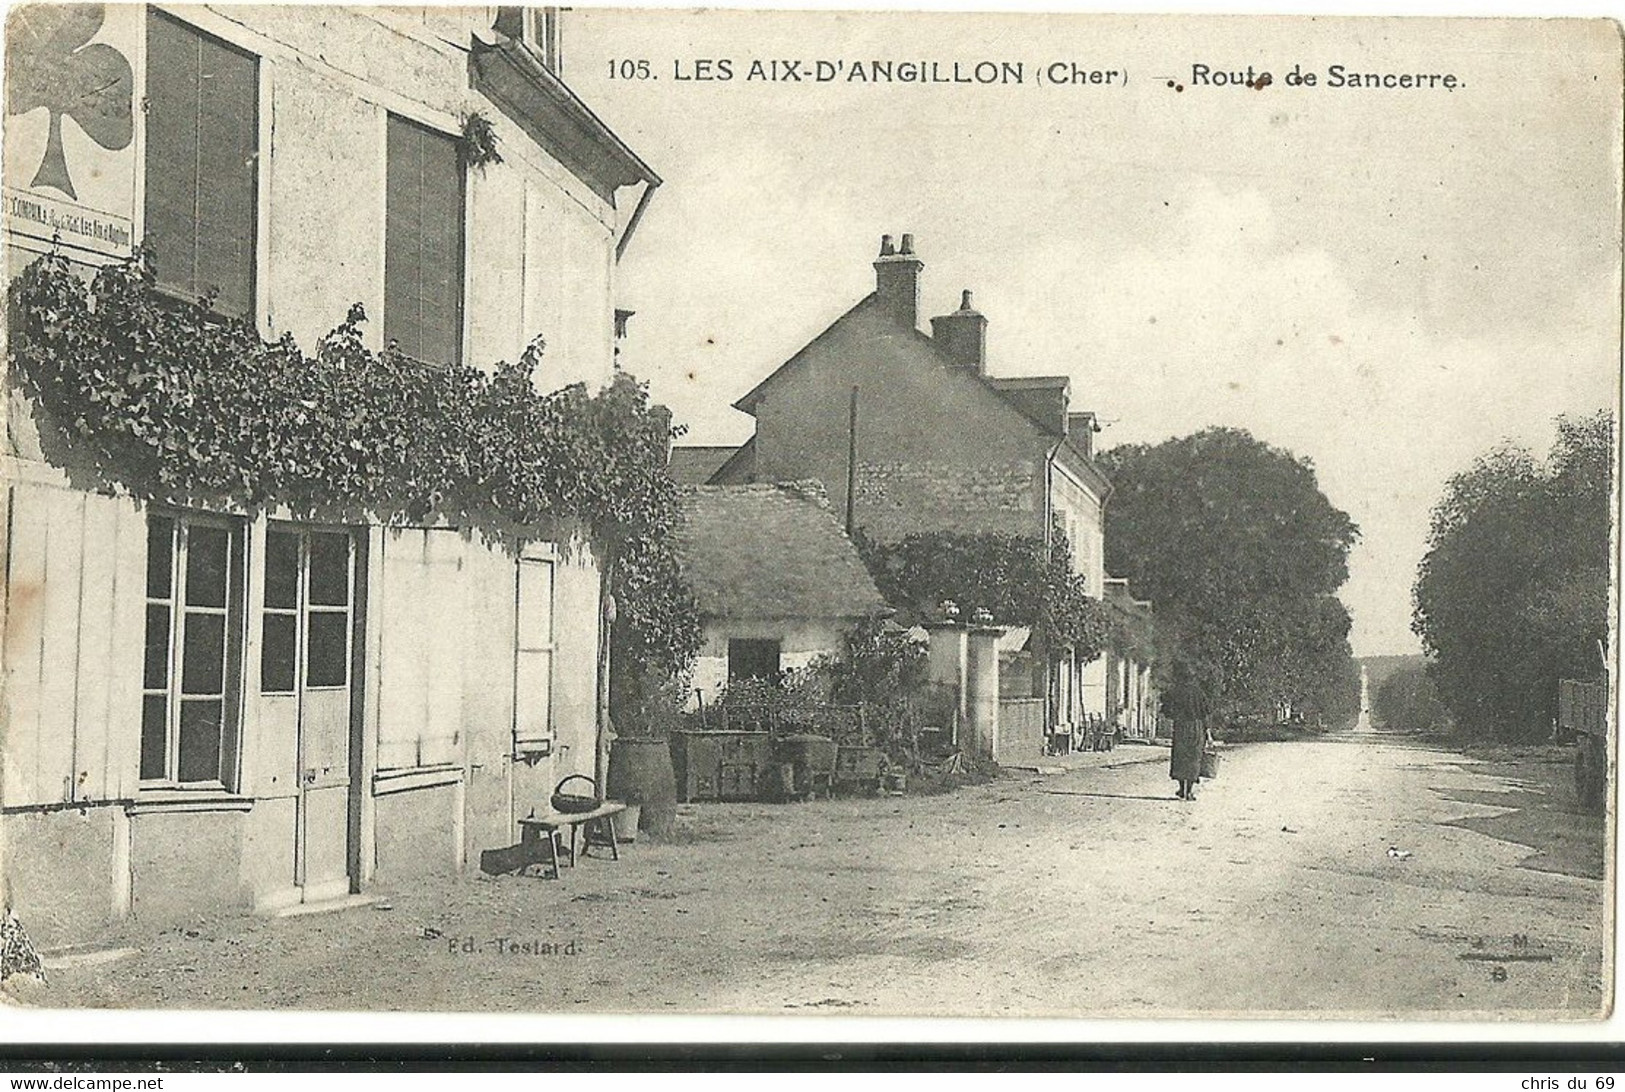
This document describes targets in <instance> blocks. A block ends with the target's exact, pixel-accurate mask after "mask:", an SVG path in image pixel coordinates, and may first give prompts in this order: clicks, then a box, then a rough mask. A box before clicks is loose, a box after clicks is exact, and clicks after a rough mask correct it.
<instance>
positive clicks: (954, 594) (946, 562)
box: [853, 527, 1115, 660]
mask: <svg viewBox="0 0 1625 1092" xmlns="http://www.w3.org/2000/svg"><path fill="white" fill-rule="evenodd" d="M853 537H854V539H855V540H856V543H857V546H858V551H859V553H860V554H861V555H862V556H863V559H864V563H865V564H866V565H867V566H868V567H869V572H870V574H871V575H872V576H873V577H874V579H875V583H876V585H877V586H878V587H879V588H880V592H881V594H882V595H884V596H885V597H886V600H887V602H889V603H891V604H892V605H893V606H895V607H899V608H901V609H904V610H906V611H908V612H909V613H911V614H913V615H915V616H917V617H926V616H934V615H935V614H936V613H937V611H938V607H939V605H940V604H941V603H942V602H943V601H944V600H951V601H952V602H953V603H954V604H955V605H956V606H957V607H958V608H959V609H960V612H961V618H963V619H965V620H969V619H970V617H971V615H972V613H973V612H974V611H975V610H977V609H978V608H981V609H985V610H987V611H988V612H990V613H991V614H992V615H993V621H994V622H995V623H996V624H999V625H1007V626H1031V627H1033V628H1034V629H1035V630H1037V631H1038V632H1039V633H1040V635H1041V636H1042V637H1043V638H1044V639H1045V640H1046V641H1048V642H1049V643H1050V644H1052V645H1057V646H1070V647H1072V648H1073V649H1075V650H1076V652H1077V654H1078V656H1079V657H1080V658H1082V659H1084V660H1092V659H1094V658H1095V657H1096V656H1099V655H1100V653H1101V652H1103V651H1104V650H1105V648H1106V645H1107V643H1108V642H1109V641H1110V640H1111V636H1112V632H1113V628H1114V625H1115V619H1114V616H1113V614H1112V612H1111V610H1110V609H1109V608H1108V607H1107V606H1106V605H1105V604H1104V603H1102V602H1101V601H1100V600H1098V599H1095V598H1094V597H1093V596H1091V595H1090V594H1089V592H1088V584H1087V582H1086V581H1085V580H1084V578H1083V576H1082V575H1080V574H1078V573H1076V572H1073V571H1072V562H1071V558H1072V550H1071V548H1070V546H1069V545H1068V543H1067V538H1066V534H1065V532H1064V531H1062V530H1061V529H1060V528H1059V527H1057V528H1055V529H1054V530H1053V531H1052V532H1051V535H1050V542H1049V545H1048V547H1047V548H1046V546H1045V543H1044V540H1043V539H1042V538H1040V537H1039V536H1037V535H1012V534H998V533H983V534H962V533H957V532H951V531H922V532H916V533H914V534H910V535H906V536H904V537H903V538H902V539H901V540H899V541H897V542H889V543H888V542H880V541H878V540H876V539H873V538H870V537H869V536H867V535H865V534H864V533H863V531H862V529H861V528H860V529H859V530H858V531H857V533H856V534H855V535H854V536H853Z"/></svg>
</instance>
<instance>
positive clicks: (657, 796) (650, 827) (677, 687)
mask: <svg viewBox="0 0 1625 1092" xmlns="http://www.w3.org/2000/svg"><path fill="white" fill-rule="evenodd" d="M685 692H686V684H685V680H682V679H670V680H667V681H665V682H663V683H660V684H659V685H653V686H648V687H645V688H644V689H642V691H641V692H640V693H639V694H638V700H637V701H636V702H635V703H629V704H630V708H626V709H623V712H622V717H621V720H620V721H619V722H618V727H619V728H620V732H619V734H618V735H617V736H616V738H615V740H614V742H613V743H612V744H611V746H610V752H609V773H608V776H607V778H606V780H607V782H608V785H607V788H608V790H609V798H610V799H612V800H619V801H621V802H623V803H625V804H626V816H625V820H624V822H623V823H622V824H620V825H621V826H624V827H625V830H624V831H623V834H624V836H625V840H626V841H631V840H632V839H633V838H634V837H636V835H637V832H638V831H639V830H644V831H648V832H649V833H650V834H656V835H658V834H665V833H667V832H668V831H670V830H671V828H672V825H673V824H674V823H675V822H676V819H677V779H676V776H675V775H674V773H673V771H672V762H671V744H670V737H671V732H672V730H673V729H674V728H676V727H678V726H680V725H681V724H682V719H683V713H682V705H681V702H682V695H683V694H684V693H685Z"/></svg>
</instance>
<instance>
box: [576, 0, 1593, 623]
mask: <svg viewBox="0 0 1625 1092" xmlns="http://www.w3.org/2000/svg"><path fill="white" fill-rule="evenodd" d="M568 19H569V21H568V22H567V23H566V25H565V43H564V74H565V78H566V80H567V81H568V82H569V84H570V85H571V86H572V87H573V88H574V89H575V90H576V92H577V93H578V94H580V95H581V96H582V98H583V99H585V100H586V101H587V103H588V104H589V105H590V106H592V108H593V109H594V110H595V111H596V112H598V114H599V115H600V116H601V117H603V118H604V120H606V121H607V122H608V123H609V124H610V125H611V127H613V128H614V129H615V130H616V131H617V133H618V134H619V135H620V136H621V137H622V138H623V139H625V140H626V141H627V143H628V144H630V145H631V146H632V147H633V148H634V149H636V150H637V151H638V153H639V154H640V155H641V156H643V158H644V159H645V160H647V161H648V162H649V163H650V164H651V165H652V166H653V167H654V168H655V170H656V171H658V172H659V173H660V174H661V176H662V177H663V179H664V185H663V186H662V187H661V188H660V190H659V191H658V193H657V194H656V195H655V197H654V199H653V201H652V202H651V204H650V205H649V208H648V211H647V214H646V215H645V217H644V218H643V220H642V222H641V223H640V225H639V226H638V229H637V233H636V237H635V239H634V240H633V241H632V243H631V245H630V247H629V249H628V251H627V253H626V255H625V257H624V258H623V260H622V262H621V266H620V271H619V282H618V289H617V293H618V298H619V304H620V306H623V307H626V308H630V309H632V310H635V311H636V312H637V314H636V317H635V318H633V319H632V321H631V324H630V327H629V336H628V340H627V341H626V343H625V345H624V348H623V356H622V361H623V363H624V364H625V365H626V366H627V367H628V368H630V369H631V370H632V371H634V372H635V373H637V374H638V375H639V376H640V377H642V378H645V379H648V380H649V381H650V383H651V389H652V393H653V395H654V397H655V398H656V399H657V400H659V401H662V402H664V403H666V404H667V405H669V406H671V407H672V409H673V410H674V411H675V413H676V417H677V419H678V421H680V422H683V423H686V424H687V425H688V426H689V430H690V431H689V433H688V435H687V436H686V437H685V439H684V440H683V441H682V442H684V443H738V442H741V441H743V440H744V439H746V438H747V437H748V436H749V435H750V433H751V426H752V422H751V419H750V418H749V417H747V416H745V415H744V414H741V413H739V412H738V411H735V410H733V409H732V408H731V404H732V403H733V402H734V401H735V400H736V399H737V398H738V397H739V396H740V395H742V394H743V393H745V392H746V391H748V390H749V389H750V388H751V387H752V386H754V385H755V384H756V383H757V382H758V381H759V380H760V379H761V378H762V377H764V376H765V375H767V374H768V373H769V372H770V371H772V370H773V369H774V368H775V367H777V366H778V365H779V364H780V363H782V362H783V361H784V360H785V359H787V358H788V357H789V356H790V355H791V354H793V353H794V352H795V351H796V350H797V349H799V348H800V347H801V346H802V345H804V344H805V343H806V342H807V341H808V340H810V339H811V338H812V337H813V336H814V335H816V334H817V333H818V332H819V331H820V330H822V329H823V328H824V327H825V326H827V325H828V324H829V323H830V322H831V321H833V320H834V319H835V318H836V317H838V316H839V315H840V314H841V313H842V312H844V311H845V310H846V309H847V308H848V307H849V306H851V304H852V303H854V302H855V301H857V300H858V299H859V298H861V297H862V296H863V295H865V294H866V293H867V292H869V291H870V290H871V289H872V287H873V271H872V268H871V265H870V263H871V262H872V261H873V259H874V257H875V254H876V252H877V249H878V244H879V239H880V236H881V234H883V233H888V234H892V235H894V236H895V235H900V234H901V233H903V232H910V233H912V234H913V235H914V237H915V242H916V249H917V250H918V252H919V254H920V256H921V257H922V258H923V260H924V262H925V271H924V274H923V281H922V284H923V288H922V326H925V325H926V323H925V317H926V316H930V315H935V314H943V313H946V312H948V311H951V310H953V309H954V307H956V306H957V304H958V299H959V293H960V290H961V289H964V288H971V289H973V290H974V291H975V299H976V305H977V307H978V309H979V310H980V311H982V313H983V314H985V315H986V316H987V317H988V320H989V328H988V358H989V371H990V372H991V373H993V374H996V375H1033V374H1066V375H1069V376H1071V379H1072V389H1073V403H1074V408H1075V409H1089V410H1094V411H1095V412H1097V413H1098V414H1099V415H1100V419H1101V422H1102V424H1103V426H1104V431H1103V433H1102V434H1101V435H1100V436H1099V437H1097V442H1098V444H1099V445H1101V446H1102V447H1110V446H1113V445H1116V444H1120V443H1134V442H1156V441H1160V440H1163V439H1167V438H1170V437H1173V436H1180V435H1186V434H1189V433H1191V432H1194V431H1196V430H1199V429H1201V428H1204V427H1207V426H1210V425H1225V426H1234V427H1239V428H1244V429H1247V430H1249V431H1250V432H1251V433H1252V434H1253V435H1254V436H1256V437H1258V438H1259V439H1261V440H1264V441H1267V442H1269V443H1271V444H1275V445H1278V446H1280V447H1284V448H1286V449H1288V450H1290V451H1292V452H1293V453H1295V454H1297V455H1300V456H1304V457H1306V458H1308V459H1309V460H1311V461H1312V463H1313V464H1314V466H1315V468H1316V470H1317V473H1318V476H1319V481H1320V484H1321V487H1322V489H1323V490H1324V492H1325V493H1326V494H1327V496H1328V497H1329V498H1330V499H1331V500H1332V502H1333V503H1334V504H1336V505H1338V506H1339V507H1340V508H1342V509H1343V510H1345V511H1346V512H1348V513H1349V514H1350V515H1351V516H1352V517H1353V519H1354V520H1355V522H1356V523H1357V524H1358V525H1359V526H1360V529H1361V539H1360V542H1359V544H1358V545H1357V546H1356V547H1355V549H1354V551H1353V554H1352V555H1351V558H1350V578H1349V581H1348V583H1347V584H1346V585H1345V586H1344V588H1343V589H1342V592H1341V596H1342V598H1343V600H1344V602H1345V603H1346V604H1347V605H1348V607H1349V609H1350V613H1351V615H1352V616H1353V620H1354V629H1353V633H1352V641H1353V644H1354V649H1355V652H1356V653H1357V654H1359V655H1376V654H1385V653H1399V652H1413V651H1417V650H1418V648H1419V646H1418V644H1417V641H1416V638H1415V637H1414V636H1413V635H1412V633H1411V632H1410V587H1411V584H1412V582H1413V580H1414V576H1415V570H1416V565H1417V562H1418V561H1419V560H1420V558H1421V556H1422V554H1423V552H1424V550H1425V549H1426V535H1427V529H1428V519H1429V512H1430V509H1431V507H1432V505H1433V504H1434V503H1435V502H1436V501H1437V500H1438V498H1439V496H1440V494H1441V492H1442V490H1443V488H1444V486H1445V483H1446V481H1447V479H1448V477H1449V476H1450V475H1451V474H1452V473H1455V472H1457V471H1460V470H1463V469H1465V468H1466V467H1467V466H1468V465H1470V463H1471V461H1472V459H1473V457H1474V456H1475V455H1476V454H1478V453H1480V452H1483V451H1485V450H1487V449H1489V448H1491V447H1493V446H1495V445H1497V444H1499V443H1503V442H1507V441H1511V442H1515V443H1520V444H1525V445H1528V446H1531V447H1533V448H1535V449H1537V450H1544V449H1545V448H1546V447H1547V445H1548V444H1549V443H1550V440H1551V437H1552V429H1551V421H1552V418H1553V417H1554V416H1555V415H1557V414H1559V413H1573V414H1579V413H1588V412H1592V411H1594V410H1597V409H1599V408H1603V407H1605V406H1613V405H1614V404H1616V402H1617V401H1618V382H1619V374H1620V329H1619V327H1620V302H1619V301H1620V279H1619V278H1620V236H1619V230H1620V225H1619V202H1620V198H1619V194H1620V179H1619V166H1618V164H1619V162H1620V158H1621V150H1620V137H1619V131H1620V117H1619V101H1620V94H1621V89H1620V52H1619V51H1620V42H1619V37H1618V35H1617V32H1616V31H1615V30H1613V28H1612V27H1610V26H1609V25H1608V24H1603V23H1598V22H1589V23H1587V22H1580V21H1535V20H1521V21H1510V20H1476V21H1468V20H1452V21H1421V20H1375V19H1373V20H1369V21H1355V20H1347V19H1336V18H1326V17H1322V18H1317V19H1314V20H1305V19H1300V20H1296V21H1292V20H1284V19H1270V18H1264V17H1259V18H1253V19H1243V18H1230V19H1226V18H1219V17H1184V18H1170V17H1155V16H1122V17H1112V16H1078V15H1070V16H1056V15H1039V14H1004V15H974V14H959V13H924V12H908V13H883V12H865V13H851V12H847V13H838V12H824V11H800V12H788V13H787V12H764V11H743V12H741V11H731V12H730V11H715V10H713V11H700V12H696V11H673V10H642V11H636V12H629V11H617V10H614V9H577V10H575V11H573V12H572V13H571V14H570V15H569V17H568ZM722 58H726V59H729V60H730V61H731V62H732V68H733V72H734V78H733V79H732V80H731V81H726V82H721V81H712V82H702V81H697V80H685V81H679V80H677V79H676V78H675V77H676V75H677V73H678V72H679V67H678V66H679V65H680V66H682V67H681V71H683V72H684V73H685V74H692V73H693V71H694V67H695V65H694V62H695V61H697V60H700V59H711V60H717V59H722ZM786 58H795V59H798V60H800V61H801V63H802V65H803V67H804V68H811V67H812V65H813V63H814V62H816V61H817V60H820V59H823V60H829V61H831V62H843V61H844V62H847V63H848V64H850V62H851V61H852V60H854V59H861V60H864V61H869V60H874V59H882V60H884V59H891V60H896V61H904V60H917V61H923V62H927V63H929V62H932V61H936V62H938V64H939V65H940V66H941V70H943V71H951V67H952V65H953V63H954V62H956V61H957V62H959V63H960V65H961V70H962V71H963V70H967V69H969V68H970V67H971V66H973V65H974V64H975V63H976V62H978V61H982V60H991V61H995V62H1019V63H1020V64H1022V65H1023V66H1024V75H1025V82H1023V83H1021V84H1019V85H1016V84H1009V85H1002V86H1001V85H993V86H983V85H977V84H968V85H967V84H955V83H945V84H919V83H916V84H891V85H866V84H854V83H850V82H846V81H845V80H844V79H837V80H833V81H829V82H825V83H816V82H812V83H809V82H805V81H803V82H801V83H794V82H770V81H759V80H747V79H746V78H745V77H746V75H747V74H748V71H749V68H750V63H751V61H752V60H754V59H759V60H762V61H764V62H770V61H772V60H775V59H786ZM626 60H631V61H633V62H634V66H635V62H636V61H638V60H646V61H648V62H649V72H650V73H651V75H652V76H653V78H651V79H635V78H634V79H630V80H629V79H623V78H618V75H617V78H612V77H611V75H610V73H611V72H612V71H615V72H617V74H619V73H621V72H623V71H624V69H625V66H624V65H621V64H614V65H613V67H612V62H621V61H626ZM1057 61H1062V62H1067V63H1068V70H1069V71H1070V65H1071V64H1073V63H1075V64H1077V65H1078V66H1080V67H1082V68H1084V69H1099V70H1107V71H1110V70H1115V71H1117V72H1118V73H1120V74H1121V73H1126V83H1124V82H1123V76H1122V75H1119V76H1117V77H1114V79H1113V83H1112V84H1111V85H1089V84H1085V85H1082V86H1075V85H1067V86H1060V85H1055V84H1052V83H1049V82H1047V81H1045V82H1042V83H1040V82H1039V80H1038V77H1039V74H1040V73H1042V72H1047V70H1048V67H1049V65H1050V64H1051V63H1053V62H1057ZM1195 65H1205V66H1207V67H1208V69H1209V70H1210V71H1214V72H1217V71H1233V70H1241V71H1244V70H1246V69H1247V68H1248V66H1249V65H1250V66H1252V68H1253V70H1254V72H1255V73H1257V72H1260V71H1265V70H1267V71H1269V72H1270V73H1271V76H1272V81H1271V83H1270V84H1269V85H1268V86H1266V87H1263V88H1261V89H1256V90H1255V89H1251V88H1247V87H1245V86H1241V87H1217V86H1211V85H1210V86H1200V85H1199V83H1198V82H1197V79H1196V74H1195V73H1194V72H1193V66H1195ZM1332 65H1342V66H1344V67H1345V70H1347V71H1358V72H1379V73H1381V72H1393V73H1431V74H1445V73H1450V74H1453V75H1454V76H1455V77H1456V81H1457V83H1458V84H1459V86H1458V87H1457V88H1456V89H1454V90H1446V89H1444V88H1442V87H1435V88H1433V89H1427V90H1417V89H1411V90H1403V89H1391V90H1384V89H1381V88H1372V89H1367V88H1351V87H1342V88H1334V87H1331V86H1328V83H1327V81H1328V72H1329V69H1330V66H1332ZM1294 66H1299V70H1300V71H1301V72H1306V73H1315V74H1316V75H1317V77H1318V79H1317V83H1316V85H1315V86H1313V87H1310V86H1305V85H1301V84H1294V85H1289V84H1288V83H1287V81H1286V80H1285V76H1286V74H1287V73H1288V72H1289V71H1291V70H1292V69H1293V68H1294ZM1170 82H1172V83H1174V84H1176V85H1177V86H1178V87H1179V88H1182V89H1181V90H1176V89H1175V88H1174V87H1170V86H1169V83H1170ZM1107 518H1108V521H1109V520H1110V509H1109V508H1108V515H1107Z"/></svg>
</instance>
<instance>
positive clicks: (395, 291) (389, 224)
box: [384, 114, 463, 364]
mask: <svg viewBox="0 0 1625 1092" xmlns="http://www.w3.org/2000/svg"><path fill="white" fill-rule="evenodd" d="M388 127H389V132H388V139H387V145H388V146H387V148H386V151H385V157H386V160H387V162H386V165H385V200H384V204H385V223H384V339H385V340H386V341H391V342H394V343H395V345H396V347H397V348H399V349H400V351H401V352H402V353H404V354H406V355H407V356H409V357H411V358H412V359H414V360H420V361H423V362H424V363H427V364H457V363H459V362H460V361H461V359H462V345H463V169H462V164H461V163H460V162H459V161H458V158H457V141H456V140H455V139H454V138H453V137H451V136H450V135H449V134H446V133H441V132H436V131H435V130H433V129H429V128H426V127H425V126H422V125H418V124H417V123H415V122H411V121H407V120H406V119H405V118H401V117H396V116H395V115H394V114H391V115H389V121H388Z"/></svg>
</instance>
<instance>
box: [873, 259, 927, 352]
mask: <svg viewBox="0 0 1625 1092" xmlns="http://www.w3.org/2000/svg"><path fill="white" fill-rule="evenodd" d="M924 268H925V263H924V262H922V261H920V259H918V258H916V257H915V256H914V236H912V235H905V236H903V242H902V245H901V246H900V247H899V248H897V249H893V248H892V242H891V236H890V235H882V236H881V237H880V257H878V258H876V259H875V299H876V300H877V301H878V302H879V304H880V309H881V310H882V311H884V312H886V314H888V315H890V316H891V317H892V318H894V319H896V320H897V321H898V322H900V323H902V324H903V325H904V326H907V327H908V328H909V329H910V330H913V329H915V328H917V327H918V326H919V325H920V270H922V269H924Z"/></svg>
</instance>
